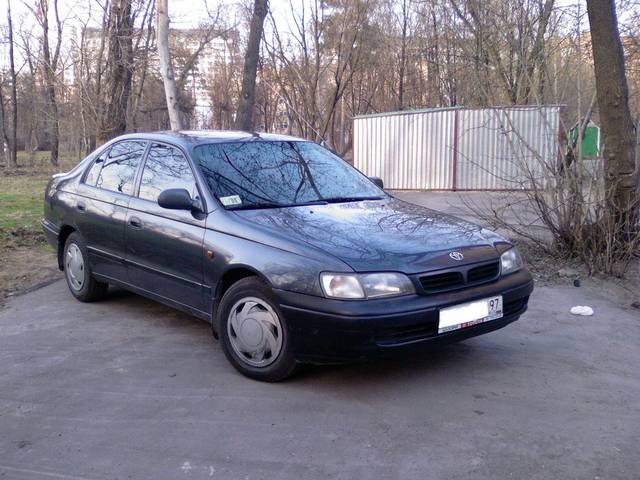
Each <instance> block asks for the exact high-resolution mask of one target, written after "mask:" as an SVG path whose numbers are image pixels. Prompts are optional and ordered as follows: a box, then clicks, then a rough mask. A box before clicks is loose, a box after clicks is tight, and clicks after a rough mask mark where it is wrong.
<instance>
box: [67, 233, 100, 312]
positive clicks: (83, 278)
mask: <svg viewBox="0 0 640 480" xmlns="http://www.w3.org/2000/svg"><path fill="white" fill-rule="evenodd" d="M62 264H63V265H64V267H63V268H64V278H65V280H66V281H67V286H68V287H69V291H70V292H71V294H72V295H73V296H74V297H76V298H77V299H78V300H80V301H81V302H95V301H96V300H100V299H102V298H104V296H105V295H106V293H107V289H108V288H109V284H108V283H104V282H99V281H98V280H96V279H95V278H93V275H91V270H90V267H89V256H88V255H87V245H86V243H85V241H84V238H82V235H80V234H79V233H78V232H73V233H72V234H71V235H69V237H68V238H67V241H66V242H65V244H64V250H63V252H62Z"/></svg>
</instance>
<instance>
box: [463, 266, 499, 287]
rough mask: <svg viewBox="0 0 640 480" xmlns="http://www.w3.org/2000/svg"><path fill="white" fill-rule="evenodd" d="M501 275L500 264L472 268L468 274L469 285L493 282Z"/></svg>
mask: <svg viewBox="0 0 640 480" xmlns="http://www.w3.org/2000/svg"><path fill="white" fill-rule="evenodd" d="M499 273H500V263H499V262H494V263H489V264H487V265H481V266H479V267H475V268H472V269H471V270H469V272H467V283H476V282H484V281H487V280H492V279H494V278H495V277H497V276H498V274H499Z"/></svg>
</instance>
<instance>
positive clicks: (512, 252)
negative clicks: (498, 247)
mask: <svg viewBox="0 0 640 480" xmlns="http://www.w3.org/2000/svg"><path fill="white" fill-rule="evenodd" d="M500 264H501V268H502V275H508V274H510V273H513V272H517V271H518V270H520V269H521V268H522V266H523V265H524V262H523V261H522V257H521V256H520V253H519V252H518V250H517V249H516V247H513V248H510V249H509V250H507V251H506V252H504V253H503V254H502V255H500Z"/></svg>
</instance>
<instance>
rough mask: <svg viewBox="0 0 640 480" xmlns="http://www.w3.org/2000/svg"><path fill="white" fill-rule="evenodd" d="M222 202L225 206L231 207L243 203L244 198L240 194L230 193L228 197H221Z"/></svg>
mask: <svg viewBox="0 0 640 480" xmlns="http://www.w3.org/2000/svg"><path fill="white" fill-rule="evenodd" d="M220 203H222V205H224V206H225V207H230V206H232V205H242V200H241V199H240V195H230V196H228V197H220Z"/></svg>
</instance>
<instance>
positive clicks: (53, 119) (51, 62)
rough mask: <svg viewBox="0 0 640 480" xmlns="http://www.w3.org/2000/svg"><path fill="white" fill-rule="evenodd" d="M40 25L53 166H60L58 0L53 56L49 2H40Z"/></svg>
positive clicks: (60, 35)
mask: <svg viewBox="0 0 640 480" xmlns="http://www.w3.org/2000/svg"><path fill="white" fill-rule="evenodd" d="M38 8H39V9H40V11H39V12H38V13H39V16H40V25H41V27H42V56H43V60H44V80H45V90H46V94H47V102H48V104H49V115H50V118H49V121H50V124H51V164H52V165H54V166H57V165H58V157H59V149H60V125H59V122H60V116H59V114H58V101H57V98H56V70H57V68H58V58H59V55H60V45H61V43H62V28H61V22H60V17H59V15H58V0H54V1H53V8H54V12H55V17H56V24H57V32H56V35H57V39H56V48H55V52H54V54H53V56H52V55H51V50H50V47H49V1H48V0H40V2H39V4H38Z"/></svg>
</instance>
